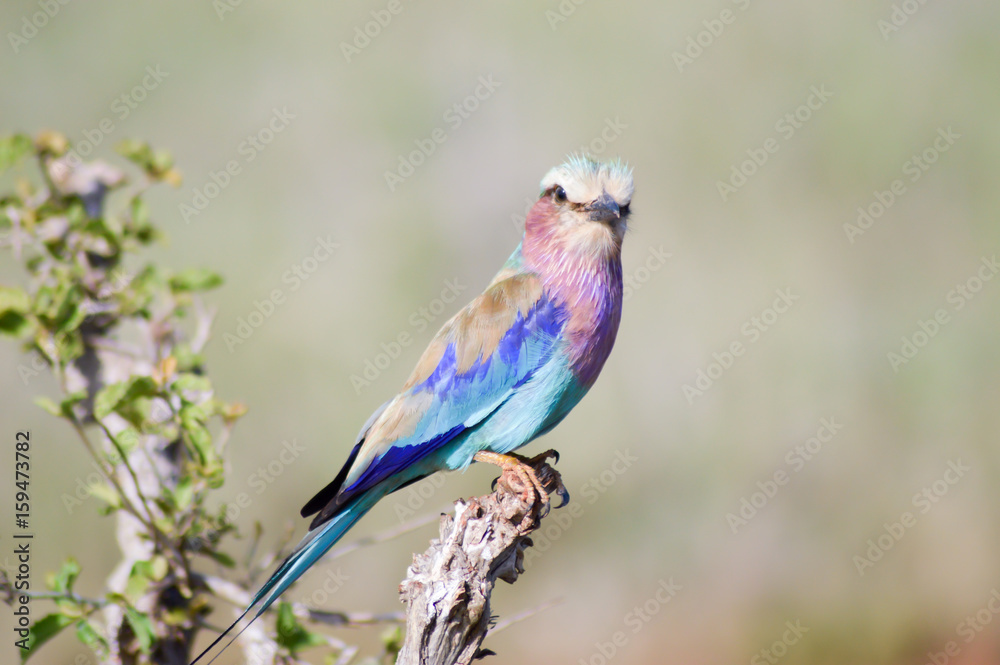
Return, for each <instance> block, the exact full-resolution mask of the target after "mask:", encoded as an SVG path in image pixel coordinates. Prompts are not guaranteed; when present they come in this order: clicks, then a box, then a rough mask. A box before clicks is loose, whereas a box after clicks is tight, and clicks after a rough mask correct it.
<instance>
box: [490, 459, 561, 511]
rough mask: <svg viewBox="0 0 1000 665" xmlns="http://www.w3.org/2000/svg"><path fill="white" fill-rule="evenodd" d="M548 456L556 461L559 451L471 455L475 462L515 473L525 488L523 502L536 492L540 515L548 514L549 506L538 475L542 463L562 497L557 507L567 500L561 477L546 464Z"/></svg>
mask: <svg viewBox="0 0 1000 665" xmlns="http://www.w3.org/2000/svg"><path fill="white" fill-rule="evenodd" d="M550 458H551V459H554V460H555V461H557V462H558V461H559V453H557V452H556V451H554V450H546V451H545V452H544V453H542V454H540V455H536V456H535V457H530V458H528V457H523V456H521V455H515V454H513V453H510V454H508V455H501V454H500V453H494V452H490V451H488V450H482V451H480V452H478V453H476V455H475V457H473V459H475V460H476V461H477V462H486V463H487V464H494V465H496V466H499V467H500V468H501V469H503V470H504V471H510V472H512V473H514V474H515V475H517V477H518V479H519V480H520V481H521V486H522V487H523V488H525V489H524V493H523V494H522V498H523V499H524V501H525V503H531V499H532V496H531V495H532V493H537V494H538V498H539V499H541V501H542V506H543V508H542V511H541V516H542V517H544V516H545V515H547V514H548V512H549V508H550V506H551V503H550V502H549V493H548V492H547V491H546V490H545V483H544V482H543V481H542V480H541V479H539V477H538V471H539V469H538V467H540V466H542V465H543V464H544V465H545V466H546V469H545V472H546V474H551V475H552V477H554V480H555V483H554V484H555V488H556V493H557V494H558V495H559V496H560V497H561V498H562V503H560V504H559V506H557V507H558V508H561V507H563V506H564V505H566V503H567V502H568V501H569V492H567V491H566V487H565V486H564V485H563V483H562V477H561V476H560V475H559V473H558V472H557V471H556V470H555V469H553V468H552V467H550V466H548V465H547V464H546V462H547V461H548V460H549V459H550Z"/></svg>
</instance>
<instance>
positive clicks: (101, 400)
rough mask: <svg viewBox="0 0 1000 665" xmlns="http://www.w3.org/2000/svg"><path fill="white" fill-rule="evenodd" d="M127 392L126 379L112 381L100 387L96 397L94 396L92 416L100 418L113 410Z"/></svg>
mask: <svg viewBox="0 0 1000 665" xmlns="http://www.w3.org/2000/svg"><path fill="white" fill-rule="evenodd" d="M127 392H128V382H127V381H119V382H118V383H112V384H111V385H109V386H104V387H103V388H101V390H100V392H98V393H97V397H95V398H94V417H95V418H98V419H101V418H104V417H105V416H107V415H108V414H109V413H111V412H112V411H114V410H115V407H116V406H118V403H119V402H121V401H122V399H123V398H124V397H125V393H127Z"/></svg>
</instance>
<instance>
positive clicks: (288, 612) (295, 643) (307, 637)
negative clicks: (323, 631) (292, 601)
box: [275, 603, 326, 656]
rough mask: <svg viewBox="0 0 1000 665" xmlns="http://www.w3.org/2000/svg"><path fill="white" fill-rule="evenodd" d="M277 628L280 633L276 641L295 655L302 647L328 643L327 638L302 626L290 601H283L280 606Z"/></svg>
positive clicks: (306, 647)
mask: <svg viewBox="0 0 1000 665" xmlns="http://www.w3.org/2000/svg"><path fill="white" fill-rule="evenodd" d="M277 629H278V635H277V639H276V640H275V641H276V642H277V643H278V644H279V645H280V646H283V647H285V648H286V649H288V650H289V651H290V652H291V653H292V655H293V656H294V655H295V654H296V653H297V652H299V651H301V650H302V649H308V648H309V647H315V646H319V645H321V644H326V640H324V639H323V638H322V637H321V636H320V635H317V634H316V633H311V632H309V631H308V630H306V629H305V628H303V627H302V624H300V623H299V622H298V620H297V619H296V618H295V614H294V613H293V612H292V606H291V605H289V604H288V603H281V604H280V605H279V606H278V622H277Z"/></svg>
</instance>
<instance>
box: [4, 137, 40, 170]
mask: <svg viewBox="0 0 1000 665" xmlns="http://www.w3.org/2000/svg"><path fill="white" fill-rule="evenodd" d="M33 148H34V144H33V143H32V141H31V137H30V136H28V135H26V134H13V135H11V136H4V137H0V173H3V172H4V171H6V170H7V169H9V168H10V167H12V166H14V164H16V163H17V162H19V161H20V160H21V158H22V157H24V156H25V155H27V154H28V153H29V152H31V151H32V149H33Z"/></svg>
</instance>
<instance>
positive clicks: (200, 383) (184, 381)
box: [171, 372, 212, 393]
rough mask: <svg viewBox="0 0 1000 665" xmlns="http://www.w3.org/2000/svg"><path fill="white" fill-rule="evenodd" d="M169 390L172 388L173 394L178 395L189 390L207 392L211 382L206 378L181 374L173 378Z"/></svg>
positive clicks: (186, 373)
mask: <svg viewBox="0 0 1000 665" xmlns="http://www.w3.org/2000/svg"><path fill="white" fill-rule="evenodd" d="M171 388H173V390H174V392H178V393H179V392H182V391H189V390H190V391H193V392H208V391H209V390H211V389H212V382H211V381H209V380H208V377H206V376H198V375H197V374H191V373H189V372H182V373H180V374H178V375H177V376H176V377H175V378H174V382H173V384H172V385H171Z"/></svg>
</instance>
